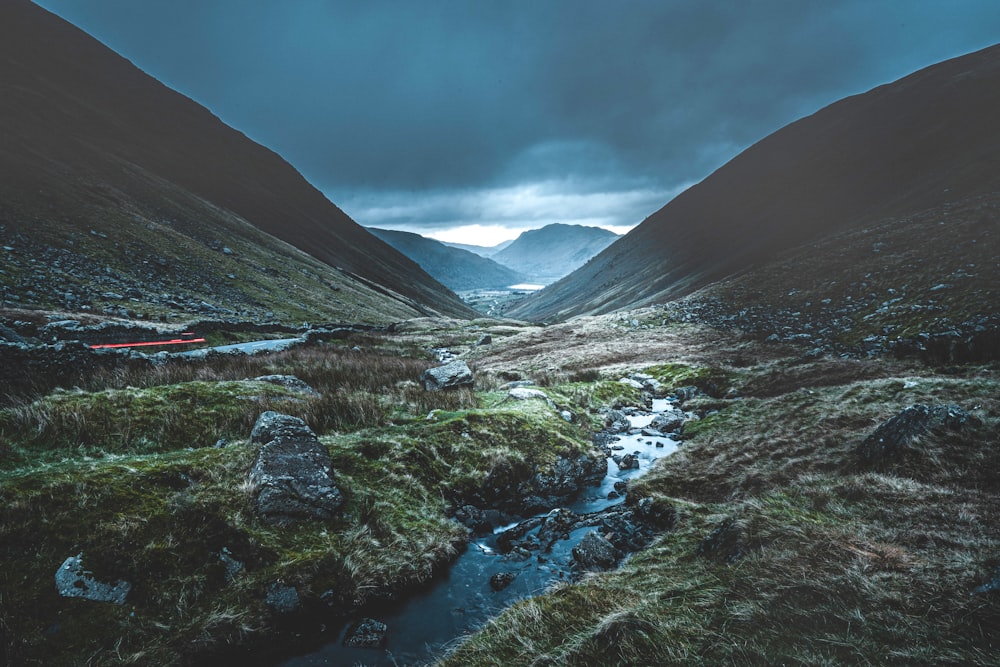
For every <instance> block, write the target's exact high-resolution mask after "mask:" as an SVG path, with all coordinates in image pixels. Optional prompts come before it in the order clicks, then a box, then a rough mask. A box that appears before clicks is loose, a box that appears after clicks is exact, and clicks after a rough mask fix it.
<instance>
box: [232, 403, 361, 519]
mask: <svg viewBox="0 0 1000 667" xmlns="http://www.w3.org/2000/svg"><path fill="white" fill-rule="evenodd" d="M250 440H251V442H254V443H260V442H263V443H264V444H263V445H262V446H261V448H260V451H259V452H258V453H257V459H256V460H255V461H254V464H253V467H252V468H251V469H250V475H249V481H250V484H251V486H252V487H253V488H254V489H256V490H257V512H258V513H259V514H260V515H261V516H262V517H264V519H265V520H267V521H268V522H270V523H275V524H288V523H294V522H297V521H300V520H303V519H320V520H328V519H331V518H332V517H333V516H334V515H335V514H336V512H337V510H338V509H340V507H341V505H343V504H344V496H343V494H342V493H341V492H340V489H338V488H337V485H336V484H335V483H334V481H333V469H332V462H331V459H330V453H329V451H327V449H326V447H324V446H323V445H322V444H321V443H320V442H319V439H317V438H316V435H315V434H314V433H313V432H312V430H311V429H310V428H309V427H308V426H306V424H305V422H303V421H302V420H301V419H298V418H297V417H291V416H289V415H282V414H279V413H276V412H272V411H268V412H265V413H264V414H262V415H261V416H260V417H259V418H258V420H257V423H256V424H255V425H254V428H253V431H252V433H251V437H250Z"/></svg>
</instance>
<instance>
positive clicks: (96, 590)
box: [56, 553, 132, 604]
mask: <svg viewBox="0 0 1000 667" xmlns="http://www.w3.org/2000/svg"><path fill="white" fill-rule="evenodd" d="M56 590H57V591H59V595H61V596H63V597H64V598H83V599H85V600H94V601H96V602H112V603H114V604H125V598H126V597H127V596H128V593H129V591H130V590H132V585H131V584H130V583H129V582H127V581H119V582H116V583H114V584H109V583H105V582H103V581H97V580H96V579H94V578H93V577H92V576H91V573H90V572H88V571H86V570H84V569H83V554H82V553H80V554H77V555H76V556H70V557H69V558H67V559H66V560H64V561H63V564H62V565H60V566H59V569H58V570H56Z"/></svg>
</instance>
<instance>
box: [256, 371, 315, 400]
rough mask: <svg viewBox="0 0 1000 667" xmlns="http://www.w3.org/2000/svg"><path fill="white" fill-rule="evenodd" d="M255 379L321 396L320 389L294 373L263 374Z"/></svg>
mask: <svg viewBox="0 0 1000 667" xmlns="http://www.w3.org/2000/svg"><path fill="white" fill-rule="evenodd" d="M254 381H255V382H267V383H270V384H276V385H280V386H282V387H285V388H286V389H291V390H292V391H297V392H300V393H303V394H307V395H309V396H319V392H318V391H316V390H315V389H313V388H312V387H310V386H309V385H308V384H306V383H305V382H303V381H302V380H300V379H298V378H297V377H295V376H294V375H261V376H259V377H255V378H254Z"/></svg>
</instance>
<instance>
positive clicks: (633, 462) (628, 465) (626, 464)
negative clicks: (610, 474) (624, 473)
mask: <svg viewBox="0 0 1000 667" xmlns="http://www.w3.org/2000/svg"><path fill="white" fill-rule="evenodd" d="M614 461H615V463H617V464H618V469H619V470H635V469H637V468H638V467H639V457H638V456H636V455H635V454H626V455H625V456H622V457H620V458H619V457H617V456H616V457H615V459H614Z"/></svg>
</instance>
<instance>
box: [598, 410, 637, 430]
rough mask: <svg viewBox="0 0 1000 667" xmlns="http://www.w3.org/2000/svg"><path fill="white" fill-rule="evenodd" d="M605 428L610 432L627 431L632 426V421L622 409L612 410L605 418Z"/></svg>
mask: <svg viewBox="0 0 1000 667" xmlns="http://www.w3.org/2000/svg"><path fill="white" fill-rule="evenodd" d="M604 425H605V430H606V431H608V432H610V433H625V432H627V431H628V430H629V429H630V428H632V422H630V421H629V419H628V416H627V415H626V414H625V413H624V412H622V411H621V410H611V411H610V412H608V414H607V416H606V417H605V418H604Z"/></svg>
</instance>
